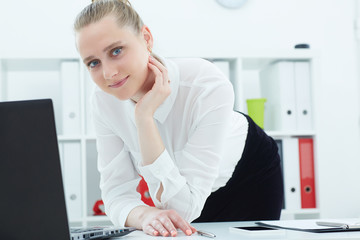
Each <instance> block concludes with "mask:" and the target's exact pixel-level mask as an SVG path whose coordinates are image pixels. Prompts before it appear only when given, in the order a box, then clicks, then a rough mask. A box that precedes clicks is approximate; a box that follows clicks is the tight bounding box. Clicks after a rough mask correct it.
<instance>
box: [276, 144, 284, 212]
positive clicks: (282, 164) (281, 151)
mask: <svg viewBox="0 0 360 240" xmlns="http://www.w3.org/2000/svg"><path fill="white" fill-rule="evenodd" d="M275 142H276V145H277V147H278V154H279V157H280V166H281V174H282V176H283V179H285V177H284V161H283V159H284V156H283V146H282V140H280V139H275ZM282 209H285V194H284V198H283V206H282Z"/></svg>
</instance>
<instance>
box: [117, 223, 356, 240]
mask: <svg viewBox="0 0 360 240" xmlns="http://www.w3.org/2000/svg"><path fill="white" fill-rule="evenodd" d="M253 225H255V224H254V223H253V222H220V223H194V224H192V226H194V227H195V228H196V229H198V230H204V231H207V232H211V233H214V234H215V235H216V238H207V237H203V236H199V235H197V234H194V235H192V236H186V235H185V234H184V233H182V232H179V233H178V236H177V237H174V238H172V237H167V238H164V237H152V236H149V235H146V234H145V233H143V232H141V231H136V232H133V233H130V234H129V235H127V236H124V237H121V238H117V239H119V240H120V239H122V240H144V239H158V240H159V239H174V240H175V239H176V240H184V239H186V240H191V239H196V240H211V239H214V240H235V239H236V240H239V239H241V240H261V239H264V240H265V239H266V240H276V239H279V240H280V239H281V240H284V239H291V240H307V239H312V240H315V239H320V240H328V239H329V240H335V239H336V240H345V239H360V232H346V233H308V232H301V231H291V230H284V231H285V233H284V234H283V235H279V236H271V235H264V236H261V237H260V236H249V235H246V234H242V233H237V232H232V231H230V230H229V227H236V226H253Z"/></svg>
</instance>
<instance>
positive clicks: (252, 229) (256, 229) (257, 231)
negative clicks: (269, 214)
mask: <svg viewBox="0 0 360 240" xmlns="http://www.w3.org/2000/svg"><path fill="white" fill-rule="evenodd" d="M229 230H230V231H231V232H236V233H241V234H246V235H253V236H259V235H260V236H269V235H284V234H285V230H284V229H276V228H270V227H263V226H244V227H230V228H229Z"/></svg>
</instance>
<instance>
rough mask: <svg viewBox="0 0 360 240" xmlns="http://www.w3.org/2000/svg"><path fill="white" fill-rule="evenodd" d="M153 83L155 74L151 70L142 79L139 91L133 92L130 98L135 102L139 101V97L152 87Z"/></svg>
mask: <svg viewBox="0 0 360 240" xmlns="http://www.w3.org/2000/svg"><path fill="white" fill-rule="evenodd" d="M154 83H155V75H154V73H153V72H149V75H148V77H147V78H146V80H145V81H144V84H143V85H142V86H141V88H140V89H139V91H138V92H137V93H135V95H134V96H132V97H131V100H133V101H134V102H135V103H137V102H139V101H140V99H141V98H142V97H143V96H144V95H145V94H146V93H147V92H148V91H150V90H151V89H152V87H153V86H154Z"/></svg>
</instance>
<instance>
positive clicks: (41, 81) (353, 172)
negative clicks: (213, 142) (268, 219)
mask: <svg viewBox="0 0 360 240" xmlns="http://www.w3.org/2000/svg"><path fill="white" fill-rule="evenodd" d="M89 2H90V1H84V0H62V1H46V0H32V1H25V0H18V1H2V2H1V7H0V29H1V33H0V62H1V64H0V73H1V75H0V100H1V101H6V100H17V99H21V98H32V97H43V96H44V97H52V98H55V99H56V102H55V105H57V108H58V109H60V110H59V111H58V112H57V113H56V114H57V122H59V123H61V122H64V121H66V120H64V117H62V116H61V115H62V113H61V112H62V111H65V109H66V108H67V105H71V104H72V103H73V101H69V100H66V99H63V97H62V95H61V94H60V93H59V92H58V88H57V86H63V85H62V83H61V79H63V76H64V75H61V71H62V70H63V69H64V68H65V69H67V67H66V66H63V65H62V64H63V62H64V61H65V62H75V63H76V64H77V66H79V70H78V71H77V70H75V73H76V74H74V78H73V79H75V81H76V79H79V82H78V83H76V82H75V83H74V87H76V88H78V90H79V91H80V92H81V94H79V96H80V99H79V100H78V101H79V106H80V107H79V108H78V109H77V110H74V111H75V112H76V111H78V114H79V115H80V116H81V119H80V122H79V131H78V133H76V134H73V133H69V134H66V131H67V130H66V131H65V128H66V127H63V128H62V129H61V128H60V127H59V128H58V133H59V140H60V145H61V146H60V149H62V150H61V151H65V150H64V149H65V148H66V149H75V150H74V151H75V152H76V154H75V155H73V154H72V152H71V151H72V150H69V151H70V152H68V153H67V154H68V155H70V156H76V157H75V158H74V159H75V160H74V161H77V159H80V160H79V162H78V163H77V164H75V165H74V166H73V167H70V169H74V168H75V169H76V168H78V170H79V171H78V172H77V173H75V176H76V178H77V180H76V181H72V180H69V183H68V185H69V186H70V187H69V189H76V190H74V191H77V194H75V197H74V195H73V194H70V195H71V198H75V201H78V203H77V205H75V206H76V207H78V208H80V209H81V211H79V212H78V213H76V214H75V215H74V216H73V218H72V220H73V222H78V223H79V224H87V223H88V222H95V221H97V220H98V219H95V220H94V219H93V218H91V217H90V215H91V211H92V210H91V209H92V205H93V203H94V202H95V200H98V199H99V196H100V194H99V191H98V190H96V191H94V190H93V188H97V185H98V183H97V181H98V175H97V172H96V163H95V162H96V151H95V150H94V148H95V139H94V137H93V135H92V133H91V131H90V130H89V131H88V130H87V129H88V128H89V127H88V125H90V123H88V120H87V118H88V115H87V114H88V113H87V112H86V109H87V100H88V92H90V90H88V89H90V87H89V84H91V83H89V82H91V80H90V79H89V77H88V76H87V73H86V71H85V70H84V69H83V68H82V66H81V64H82V63H81V61H80V59H79V56H78V54H77V51H76V47H75V40H74V33H73V30H72V24H73V21H74V19H75V16H76V15H77V13H78V12H79V11H80V10H81V9H82V8H83V7H84V6H86V5H87V4H89ZM130 2H131V3H132V5H133V7H134V8H135V9H136V10H137V11H138V13H139V14H140V16H141V17H142V19H143V21H144V22H145V24H146V25H148V26H149V28H150V30H151V31H152V34H153V36H154V39H155V46H154V52H156V53H158V54H160V55H163V56H166V57H187V56H189V57H206V58H214V59H216V58H219V59H230V60H231V61H232V60H234V59H235V60H236V59H237V57H238V56H239V59H242V57H243V56H245V58H246V59H249V58H257V59H263V58H264V59H266V58H267V56H270V58H277V54H278V55H279V58H286V59H288V58H291V56H294V58H298V56H299V55H301V54H304V56H306V57H305V58H307V59H308V58H310V59H315V61H313V62H315V63H316V64H315V65H312V71H313V74H312V76H313V77H312V82H313V83H312V94H313V112H314V113H313V115H314V128H315V129H314V132H312V133H310V135H311V137H313V138H314V139H315V140H316V146H315V149H314V151H315V175H316V197H317V198H316V203H317V206H316V209H317V210H316V211H315V212H309V214H310V215H311V216H315V217H322V218H340V217H359V218H360V205H359V202H360V184H359V183H360V115H359V110H360V98H359V93H360V84H359V83H360V75H359V70H360V65H359V57H360V50H359V43H360V0H291V1H289V0H248V1H246V2H245V3H244V5H243V6H242V7H239V8H234V9H230V8H225V7H223V6H221V5H220V4H219V3H218V2H217V1H216V0H171V1H169V0H151V1H149V0H133V1H130ZM299 43H306V44H309V45H310V49H307V50H306V49H305V50H299V51H301V53H298V52H294V51H296V50H294V46H295V45H296V44H299ZM304 51H310V53H306V52H305V53H303V52H304ZM249 56H250V57H249ZM254 56H255V57H254ZM230 66H231V64H230ZM237 66H239V64H237ZM75 68H76V66H75ZM258 70H259V69H257V70H256V71H258ZM70 71H72V70H71V66H70ZM229 71H230V72H231V71H232V70H229ZM239 71H240V70H238V72H239ZM256 71H253V73H252V72H251V71H247V72H246V73H244V74H235V75H232V76H233V77H232V78H233V79H232V82H233V83H234V82H235V86H237V87H242V89H240V90H239V89H235V91H239V92H241V94H242V95H243V96H244V95H245V96H246V94H247V92H252V91H253V89H249V88H246V86H250V85H251V84H239V85H236V82H239V81H240V82H242V83H244V82H245V83H246V81H249V80H248V79H244V78H246V76H248V77H249V78H253V77H251V76H254V75H253V74H255V75H256ZM254 72H255V73H254ZM314 72H315V73H314ZM242 77H243V79H242ZM47 79H55V80H52V81H53V83H54V84H52V83H49V82H47ZM77 84H78V85H77ZM71 85H72V84H71V82H70V83H68V86H67V87H69V86H71ZM54 86H55V87H54ZM44 87H45V88H46V87H48V89H49V90H47V91H46V92H47V93H46V94H45V93H44V92H43V91H44V90H43V89H44ZM41 89H42V90H41ZM63 90H64V89H63ZM255 92H256V91H255ZM59 94H60V95H61V96H60V95H59ZM255 95H256V94H255ZM255 97H258V96H255ZM242 99H243V98H238V100H237V101H238V104H240V107H239V109H240V110H244V111H246V109H245V108H244V107H241V106H243V102H241V101H242ZM65 105H66V106H65ZM81 106H85V107H84V108H82V107H81ZM84 109H85V110H84ZM0 117H1V116H0ZM59 129H60V130H59ZM265 130H266V129H265ZM280 135H281V134H280ZM295 135H296V134H295ZM74 143H75V145H76V144H77V145H76V146H77V147H76V146H75V145H72V146H70V145H71V144H74ZM62 145H63V146H62ZM66 145H69V146H70V147H69V146H67V147H66ZM74 146H75V147H74ZM70 158H71V157H70ZM68 191H70V190H68ZM89 199H90V200H89ZM314 213H315V214H314ZM301 216H302V215H298V218H301ZM305 216H306V214H305ZM103 220H104V221H106V218H104V219H103Z"/></svg>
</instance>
